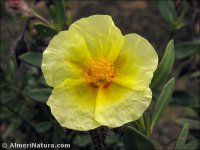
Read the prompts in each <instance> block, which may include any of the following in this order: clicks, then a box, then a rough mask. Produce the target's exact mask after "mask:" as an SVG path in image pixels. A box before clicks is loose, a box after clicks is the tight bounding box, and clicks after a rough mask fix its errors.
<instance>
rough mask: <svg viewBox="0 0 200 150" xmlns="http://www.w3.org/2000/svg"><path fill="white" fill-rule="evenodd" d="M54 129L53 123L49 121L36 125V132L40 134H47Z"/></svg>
mask: <svg viewBox="0 0 200 150" xmlns="http://www.w3.org/2000/svg"><path fill="white" fill-rule="evenodd" d="M51 127H52V124H51V122H49V121H44V122H41V123H38V124H37V125H36V130H37V131H38V132H39V133H45V132H47V131H49V130H50V129H51Z"/></svg>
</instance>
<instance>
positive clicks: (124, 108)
mask: <svg viewBox="0 0 200 150" xmlns="http://www.w3.org/2000/svg"><path fill="white" fill-rule="evenodd" d="M151 97H152V93H151V90H150V89H149V88H148V89H146V90H144V91H133V90H131V89H129V88H125V87H122V86H120V85H117V84H111V85H110V86H109V87H108V88H107V89H100V90H99V91H98V96H97V102H96V111H95V119H96V120H97V121H98V122H99V123H101V124H102V125H106V126H109V127H113V128H114V127H119V126H122V125H124V124H125V123H128V122H130V121H134V120H137V119H138V118H139V117H140V116H141V115H142V113H143V112H144V111H145V110H146V109H147V107H148V106H149V104H150V101H151Z"/></svg>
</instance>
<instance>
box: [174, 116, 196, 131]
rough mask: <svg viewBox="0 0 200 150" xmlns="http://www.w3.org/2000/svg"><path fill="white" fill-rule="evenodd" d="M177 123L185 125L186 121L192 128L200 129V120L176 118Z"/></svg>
mask: <svg viewBox="0 0 200 150" xmlns="http://www.w3.org/2000/svg"><path fill="white" fill-rule="evenodd" d="M176 123H177V124H178V125H180V126H183V125H184V124H185V123H187V124H188V125H189V128H190V129H194V130H199V129H200V122H199V120H194V119H188V118H180V119H177V120H176Z"/></svg>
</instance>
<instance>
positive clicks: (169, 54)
mask: <svg viewBox="0 0 200 150" xmlns="http://www.w3.org/2000/svg"><path fill="white" fill-rule="evenodd" d="M173 64H174V41H173V40H170V41H169V43H168V44H167V47H166V50H165V54H164V56H163V58H162V60H161V62H160V63H159V65H158V68H157V69H156V71H155V72H154V76H153V79H152V82H151V85H150V87H151V88H152V89H155V88H158V87H159V85H160V84H161V83H162V82H163V81H164V80H165V79H166V78H167V77H168V76H169V74H170V72H171V70H172V67H173Z"/></svg>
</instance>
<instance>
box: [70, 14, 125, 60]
mask: <svg viewBox="0 0 200 150" xmlns="http://www.w3.org/2000/svg"><path fill="white" fill-rule="evenodd" d="M69 30H73V31H76V32H78V33H80V34H81V35H82V36H83V37H84V39H85V42H86V44H87V47H88V50H89V52H90V54H91V56H92V57H93V58H96V57H104V58H108V59H109V60H110V61H114V60H115V59H116V57H117V56H118V53H119V51H120V49H121V47H122V46H123V43H124V37H123V35H122V34H121V31H120V30H119V29H118V28H117V27H116V26H115V24H114V22H113V21H112V18H111V17H110V16H107V15H93V16H90V17H88V18H82V19H80V20H78V21H76V22H75V23H73V24H72V25H71V26H70V28H69Z"/></svg>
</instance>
